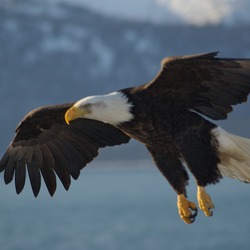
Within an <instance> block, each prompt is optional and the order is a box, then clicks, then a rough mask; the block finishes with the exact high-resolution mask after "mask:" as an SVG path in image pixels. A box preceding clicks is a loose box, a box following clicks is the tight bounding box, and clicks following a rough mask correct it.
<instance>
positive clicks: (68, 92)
mask: <svg viewBox="0 0 250 250" xmlns="http://www.w3.org/2000/svg"><path fill="white" fill-rule="evenodd" d="M51 1H52V0H50V1H49V2H46V1H37V0H36V1H33V0H12V1H10V0H8V1H6V0H5V1H3V2H2V3H0V89H1V91H0V114H1V117H2V119H1V124H0V131H2V132H1V149H2V150H3V147H4V145H7V143H8V141H9V140H10V139H11V137H12V136H13V130H14V128H15V126H16V124H17V123H18V122H19V120H20V119H21V118H22V117H23V115H25V113H27V112H28V111H30V110H31V109H33V108H35V107H37V106H41V105H48V104H55V103H64V102H68V101H75V100H77V99H79V98H82V97H84V96H87V95H91V94H103V93H107V92H111V91H113V90H116V89H120V88H123V87H128V86H134V85H138V84H141V83H144V82H147V81H149V80H151V79H152V78H153V77H154V76H155V74H156V73H157V71H158V69H159V66H160V61H161V59H162V58H163V57H165V56H170V55H182V54H192V53H199V52H210V51H221V54H220V55H221V56H229V57H250V47H249V44H250V33H249V28H250V26H249V25H248V24H247V23H244V24H243V23H240V25H237V24H234V25H232V26H225V27H224V26H222V25H219V26H214V25H213V26H204V27H202V28H201V27H196V26H195V27H194V26H190V25H188V26H187V25H180V24H173V23H172V24H171V25H170V24H159V23H158V24H155V23H152V22H149V21H141V22H137V21H133V20H124V19H120V18H117V17H116V18H115V17H114V16H113V17H110V16H107V15H103V14H102V15H101V14H97V13H95V12H93V11H90V10H89V9H86V8H84V7H83V5H72V4H68V3H69V2H67V3H61V2H60V3H57V4H55V2H53V3H52V2H51ZM58 1H59V0H58ZM79 1H80V0H79ZM159 1H160V0H159ZM247 114H248V115H247ZM231 117H232V121H231V123H227V125H226V126H228V127H229V128H232V129H233V130H237V129H239V126H240V123H239V122H238V120H237V119H241V122H244V123H245V124H249V125H250V118H249V104H248V105H245V106H242V107H240V108H239V112H237V113H235V114H233V115H232V116H231ZM234 119H235V120H234ZM244 127H245V128H247V126H244ZM248 127H249V126H248ZM240 133H242V134H243V135H245V136H246V133H248V134H247V135H248V136H250V134H249V130H248V129H245V130H243V129H241V130H240Z"/></svg>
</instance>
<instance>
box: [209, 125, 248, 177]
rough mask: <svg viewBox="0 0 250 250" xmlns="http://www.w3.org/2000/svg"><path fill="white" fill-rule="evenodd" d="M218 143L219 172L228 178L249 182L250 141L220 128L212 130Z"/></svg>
mask: <svg viewBox="0 0 250 250" xmlns="http://www.w3.org/2000/svg"><path fill="white" fill-rule="evenodd" d="M212 134H213V135H214V136H215V137H216V140H217V141H218V151H219V157H220V160H221V163H220V164H219V165H218V168H219V170H220V172H221V173H222V174H223V175H225V176H227V177H230V178H234V179H238V180H241V181H244V182H250V139H247V138H243V137H240V136H237V135H233V134H230V133H228V132H226V131H225V130H223V129H222V128H220V127H217V128H215V129H213V130H212Z"/></svg>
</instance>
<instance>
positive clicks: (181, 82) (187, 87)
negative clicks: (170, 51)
mask: <svg viewBox="0 0 250 250" xmlns="http://www.w3.org/2000/svg"><path fill="white" fill-rule="evenodd" d="M216 55H217V52H214V53H207V54H197V55H191V56H183V57H169V58H165V59H164V60H163V61H162V67H161V70H160V72H159V74H158V75H157V76H156V78H155V79H153V80H152V81H151V82H150V83H149V84H145V85H143V86H141V87H144V89H147V90H149V92H150V93H151V95H153V96H154V97H161V98H162V97H163V98H165V100H166V102H172V103H174V104H175V105H176V106H178V105H179V106H182V107H185V108H188V109H192V110H194V111H197V112H199V113H201V114H203V115H205V116H208V117H210V118H211V119H214V120H220V119H226V118H227V114H228V113H229V112H231V111H232V105H236V104H240V103H242V102H245V101H247V96H248V95H249V92H250V59H230V58H229V59H225V58H216V57H215V56H216Z"/></svg>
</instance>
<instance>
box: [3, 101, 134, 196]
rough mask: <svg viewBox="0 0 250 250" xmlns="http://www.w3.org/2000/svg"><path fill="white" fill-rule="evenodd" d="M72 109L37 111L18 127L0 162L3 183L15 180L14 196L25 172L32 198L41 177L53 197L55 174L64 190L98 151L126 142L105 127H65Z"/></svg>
mask: <svg viewBox="0 0 250 250" xmlns="http://www.w3.org/2000/svg"><path fill="white" fill-rule="evenodd" d="M72 105H73V103H69V104H64V105H58V106H47V107H42V108H38V109H36V110H33V111H31V112H30V113H29V114H28V115H27V116H26V117H25V118H24V119H23V120H22V121H21V123H20V124H19V125H18V127H17V129H16V136H15V138H14V140H13V141H12V142H11V144H10V145H9V147H8V148H7V150H6V153H5V154H4V156H3V158H2V160H1V161H0V171H3V170H4V180H5V183H6V184H8V183H10V182H11V181H12V180H13V177H14V176H15V186H16V191H17V193H20V192H21V191H22V189H23V187H24V184H25V177H26V169H27V170H28V174H29V178H30V182H31V186H32V190H33V193H34V195H35V196H37V195H38V193H39V191H40V186H41V175H42V177H43V179H44V181H45V184H46V186H47V188H48V191H49V193H50V195H51V196H52V195H53V194H54V192H55V190H56V175H55V174H57V175H58V177H59V179H60V180H61V182H62V184H63V186H64V187H65V189H66V190H67V189H68V188H69V186H70V182H71V180H70V176H72V177H73V178H74V179H77V178H78V176H79V174H80V170H81V169H82V168H83V167H84V166H85V165H86V164H87V163H89V162H90V161H92V160H93V158H94V157H96V156H97V155H98V149H99V148H102V147H105V146H114V145H119V144H122V143H127V142H129V140H130V138H129V137H128V136H127V135H125V134H124V133H123V132H122V131H121V130H119V129H117V128H116V127H114V126H112V125H109V124H107V123H103V122H99V121H94V120H88V119H78V120H75V121H72V122H71V124H70V126H69V125H67V124H66V123H65V121H64V114H65V112H66V110H67V109H68V108H70V107H71V106H72Z"/></svg>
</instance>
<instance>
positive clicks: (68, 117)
mask: <svg viewBox="0 0 250 250" xmlns="http://www.w3.org/2000/svg"><path fill="white" fill-rule="evenodd" d="M83 115H84V114H83V112H82V110H81V109H79V108H76V107H74V106H73V107H71V108H70V109H68V110H67V111H66V113H65V116H64V119H65V121H66V123H67V124H68V125H69V123H70V121H73V120H75V119H77V118H80V117H83Z"/></svg>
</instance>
